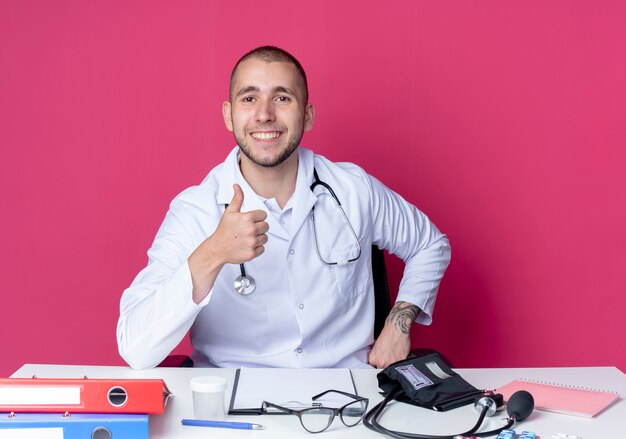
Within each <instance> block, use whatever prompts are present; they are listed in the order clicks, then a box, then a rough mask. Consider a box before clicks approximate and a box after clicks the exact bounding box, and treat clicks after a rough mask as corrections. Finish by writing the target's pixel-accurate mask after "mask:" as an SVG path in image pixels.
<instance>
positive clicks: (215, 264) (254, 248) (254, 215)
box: [187, 184, 270, 303]
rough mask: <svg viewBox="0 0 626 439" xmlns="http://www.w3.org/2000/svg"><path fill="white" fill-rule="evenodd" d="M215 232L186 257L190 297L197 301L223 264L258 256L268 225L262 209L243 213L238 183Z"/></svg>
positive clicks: (208, 289) (213, 280)
mask: <svg viewBox="0 0 626 439" xmlns="http://www.w3.org/2000/svg"><path fill="white" fill-rule="evenodd" d="M233 189H234V191H235V194H234V195H233V199H232V200H231V202H230V204H229V205H228V207H227V208H226V210H225V211H224V215H222V219H221V220H220V223H219V224H218V225H217V228H216V229H215V232H213V234H212V235H211V236H209V237H208V238H207V239H205V240H204V241H203V242H202V243H201V244H200V245H199V246H198V247H197V248H196V249H195V250H194V252H193V253H192V254H191V256H189V259H188V260H187V263H188V264H189V271H190V272H191V281H192V283H193V291H192V298H193V301H194V302H195V303H200V302H201V301H202V300H203V299H204V298H205V297H206V296H207V294H208V293H209V291H210V290H211V288H213V284H214V283H215V279H217V276H218V274H219V272H220V271H221V270H222V267H223V266H224V264H241V263H244V262H247V261H251V260H252V259H254V258H256V257H258V256H260V255H261V254H262V253H263V252H264V251H265V247H264V245H265V244H266V243H267V231H268V230H269V228H270V226H269V224H267V223H266V222H265V219H266V218H267V213H265V212H264V211H262V210H252V211H250V212H242V211H241V205H242V204H243V191H242V190H241V187H240V186H239V185H238V184H235V185H234V186H233Z"/></svg>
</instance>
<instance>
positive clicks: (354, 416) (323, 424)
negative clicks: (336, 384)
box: [261, 390, 369, 433]
mask: <svg viewBox="0 0 626 439" xmlns="http://www.w3.org/2000/svg"><path fill="white" fill-rule="evenodd" d="M327 393H338V394H340V395H344V396H347V397H349V398H352V399H354V401H351V402H349V403H348V404H346V405H344V406H342V407H340V408H331V407H324V406H322V405H320V406H315V407H310V408H305V409H301V410H294V409H290V408H287V407H283V406H280V405H276V404H272V403H271V402H267V401H263V405H262V407H261V409H262V410H263V412H264V413H267V409H268V408H274V409H277V410H280V411H282V412H285V413H286V414H289V415H296V416H297V417H298V418H300V423H301V424H302V427H304V429H305V430H306V431H308V432H309V433H321V432H322V431H324V430H326V429H327V428H328V427H329V426H330V424H332V423H333V420H334V419H335V416H337V415H339V418H340V419H341V422H343V424H344V425H345V426H346V427H354V426H355V425H357V424H358V423H359V422H360V421H361V419H363V415H365V413H366V412H367V405H368V404H369V399H367V398H363V397H361V396H358V395H352V394H351V393H346V392H342V391H339V390H327V391H325V392H322V393H320V394H319V395H315V396H314V397H313V398H311V399H312V400H313V401H316V400H318V399H319V398H321V397H322V396H324V395H326V394H327Z"/></svg>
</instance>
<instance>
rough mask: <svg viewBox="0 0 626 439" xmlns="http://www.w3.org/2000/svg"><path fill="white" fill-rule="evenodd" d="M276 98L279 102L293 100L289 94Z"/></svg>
mask: <svg viewBox="0 0 626 439" xmlns="http://www.w3.org/2000/svg"><path fill="white" fill-rule="evenodd" d="M276 100H277V101H278V102H289V101H291V99H290V98H289V97H288V96H278V97H276Z"/></svg>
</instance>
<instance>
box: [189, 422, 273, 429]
mask: <svg viewBox="0 0 626 439" xmlns="http://www.w3.org/2000/svg"><path fill="white" fill-rule="evenodd" d="M180 422H181V423H182V424H183V425H191V426H193V427H215V428H235V429H237V430H263V426H262V425H261V424H251V423H249V422H226V421H204V420H202V419H183V420H182V421H180Z"/></svg>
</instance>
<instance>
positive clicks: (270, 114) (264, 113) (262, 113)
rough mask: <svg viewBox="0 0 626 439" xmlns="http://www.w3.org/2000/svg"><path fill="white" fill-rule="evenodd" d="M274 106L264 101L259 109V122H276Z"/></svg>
mask: <svg viewBox="0 0 626 439" xmlns="http://www.w3.org/2000/svg"><path fill="white" fill-rule="evenodd" d="M274 117H275V114H274V105H273V102H272V101H262V102H260V103H259V106H258V107H257V113H256V120H257V122H272V121H273V120H274Z"/></svg>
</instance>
